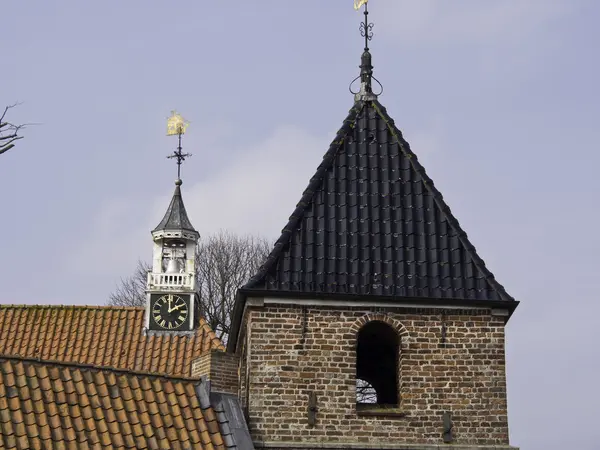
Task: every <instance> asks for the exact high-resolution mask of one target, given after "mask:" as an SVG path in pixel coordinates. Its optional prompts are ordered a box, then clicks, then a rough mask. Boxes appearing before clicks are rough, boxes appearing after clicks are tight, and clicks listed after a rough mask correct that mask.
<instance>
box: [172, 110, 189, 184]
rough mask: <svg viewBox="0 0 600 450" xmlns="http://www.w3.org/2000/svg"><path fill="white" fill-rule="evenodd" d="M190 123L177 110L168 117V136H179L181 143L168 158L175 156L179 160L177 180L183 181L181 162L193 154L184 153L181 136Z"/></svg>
mask: <svg viewBox="0 0 600 450" xmlns="http://www.w3.org/2000/svg"><path fill="white" fill-rule="evenodd" d="M189 124H190V123H189V122H188V121H187V120H185V119H184V118H183V117H182V116H181V114H178V113H177V111H171V116H170V117H168V118H167V136H179V145H178V146H177V150H176V151H174V152H173V154H172V155H169V156H167V158H175V159H176V160H177V180H178V182H179V183H181V181H180V180H181V163H182V162H183V161H185V158H187V157H188V156H192V155H191V153H182V152H181V150H182V148H181V136H182V135H184V134H185V130H187V127H188V125H189Z"/></svg>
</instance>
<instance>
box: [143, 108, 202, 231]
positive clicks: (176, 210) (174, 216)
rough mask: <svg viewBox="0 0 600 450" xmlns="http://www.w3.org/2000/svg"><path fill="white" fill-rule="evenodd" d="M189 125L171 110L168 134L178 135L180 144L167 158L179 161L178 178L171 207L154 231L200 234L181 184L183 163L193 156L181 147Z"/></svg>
mask: <svg viewBox="0 0 600 450" xmlns="http://www.w3.org/2000/svg"><path fill="white" fill-rule="evenodd" d="M188 125H189V122H187V121H186V120H185V119H184V118H183V117H182V116H181V115H180V114H178V113H177V111H171V116H170V117H169V118H168V119H167V136H177V137H178V145H177V150H176V151H174V152H173V154H172V155H169V156H167V158H169V159H172V158H175V159H176V161H177V180H176V181H175V192H174V193H173V198H172V199H171V203H170V204H169V208H167V212H166V213H165V216H164V217H163V219H162V220H161V222H160V223H159V224H158V226H157V227H156V228H155V229H154V230H153V231H152V232H153V233H155V232H157V231H164V230H171V231H178V230H181V231H191V232H192V233H193V234H198V232H197V231H196V230H195V229H194V227H193V226H192V223H191V222H190V219H189V218H188V215H187V211H186V210H185V205H184V204H183V198H182V197H181V185H182V184H183V181H181V163H182V162H183V161H185V158H186V157H188V156H192V155H191V154H190V153H182V147H181V137H182V136H183V135H184V134H185V130H186V129H187V127H188Z"/></svg>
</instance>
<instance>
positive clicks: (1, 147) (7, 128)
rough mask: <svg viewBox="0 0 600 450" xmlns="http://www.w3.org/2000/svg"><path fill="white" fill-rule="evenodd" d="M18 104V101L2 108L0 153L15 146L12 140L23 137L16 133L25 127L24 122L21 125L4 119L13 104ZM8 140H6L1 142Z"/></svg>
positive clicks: (0, 117)
mask: <svg viewBox="0 0 600 450" xmlns="http://www.w3.org/2000/svg"><path fill="white" fill-rule="evenodd" d="M17 105H19V103H14V104H12V105H9V106H6V107H5V108H4V112H3V113H2V116H0V155H1V154H2V153H5V152H7V151H9V150H10V149H11V148H13V147H14V146H15V144H14V142H15V141H18V140H19V139H23V136H19V135H18V133H19V131H20V130H22V129H23V128H25V124H22V125H14V124H12V123H10V122H8V121H5V120H4V118H5V117H6V113H7V112H8V111H9V110H10V109H11V108H14V107H15V106H17ZM3 141H8V142H3Z"/></svg>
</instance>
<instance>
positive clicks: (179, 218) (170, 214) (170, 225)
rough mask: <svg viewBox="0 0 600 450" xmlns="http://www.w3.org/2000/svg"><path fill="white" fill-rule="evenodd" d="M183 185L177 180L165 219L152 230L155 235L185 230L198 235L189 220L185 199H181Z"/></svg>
mask: <svg viewBox="0 0 600 450" xmlns="http://www.w3.org/2000/svg"><path fill="white" fill-rule="evenodd" d="M181 184H182V181H181V180H177V181H176V182H175V192H174V193H173V198H172V199H171V203H170V204H169V207H168V208H167V212H166V213H165V216H164V217H163V219H162V220H161V221H160V223H159V224H158V226H157V227H156V228H155V229H154V230H152V232H153V233H154V232H157V231H162V230H185V231H191V232H193V233H197V231H196V230H195V229H194V227H193V225H192V223H191V222H190V219H189V218H188V215H187V211H186V210H185V205H184V204H183V198H182V197H181Z"/></svg>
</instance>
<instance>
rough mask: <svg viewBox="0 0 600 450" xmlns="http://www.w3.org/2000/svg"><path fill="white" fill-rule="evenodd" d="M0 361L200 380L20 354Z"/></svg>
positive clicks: (5, 357)
mask: <svg viewBox="0 0 600 450" xmlns="http://www.w3.org/2000/svg"><path fill="white" fill-rule="evenodd" d="M0 361H21V362H24V363H30V364H39V365H44V366H59V367H70V368H74V369H78V370H90V371H101V372H111V373H115V374H120V375H133V376H145V377H149V378H160V379H165V380H177V381H195V382H197V383H200V382H201V379H199V378H193V377H181V376H172V375H169V374H168V373H158V372H148V371H142V370H128V369H120V368H118V367H113V366H99V365H95V364H83V363H76V362H71V361H69V362H66V361H59V360H51V359H41V358H31V357H26V356H20V355H3V354H0Z"/></svg>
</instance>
